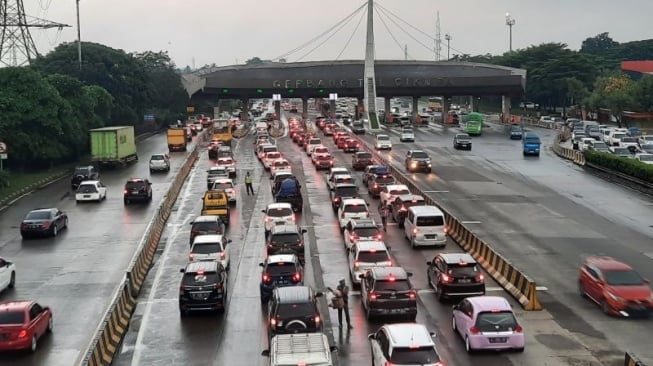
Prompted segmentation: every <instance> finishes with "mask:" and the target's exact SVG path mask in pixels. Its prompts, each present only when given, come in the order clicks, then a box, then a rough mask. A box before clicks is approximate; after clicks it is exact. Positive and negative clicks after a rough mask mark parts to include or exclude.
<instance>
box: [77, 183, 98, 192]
mask: <svg viewBox="0 0 653 366" xmlns="http://www.w3.org/2000/svg"><path fill="white" fill-rule="evenodd" d="M77 193H97V188H95V184H82V185H80V186H79V187H78V188H77Z"/></svg>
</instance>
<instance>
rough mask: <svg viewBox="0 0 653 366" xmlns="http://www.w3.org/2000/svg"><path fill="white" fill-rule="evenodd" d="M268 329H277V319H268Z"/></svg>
mask: <svg viewBox="0 0 653 366" xmlns="http://www.w3.org/2000/svg"><path fill="white" fill-rule="evenodd" d="M270 327H272V329H275V328H276V327H277V319H275V318H272V319H270Z"/></svg>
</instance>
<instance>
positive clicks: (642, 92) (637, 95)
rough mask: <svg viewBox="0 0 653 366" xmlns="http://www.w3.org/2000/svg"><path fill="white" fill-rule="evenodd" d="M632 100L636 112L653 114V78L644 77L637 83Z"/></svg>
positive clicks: (649, 76)
mask: <svg viewBox="0 0 653 366" xmlns="http://www.w3.org/2000/svg"><path fill="white" fill-rule="evenodd" d="M633 99H634V102H635V105H636V106H637V110H638V111H643V112H644V111H645V112H653V76H652V75H644V76H642V78H641V79H639V80H638V81H637V83H636V84H635V87H634V90H633Z"/></svg>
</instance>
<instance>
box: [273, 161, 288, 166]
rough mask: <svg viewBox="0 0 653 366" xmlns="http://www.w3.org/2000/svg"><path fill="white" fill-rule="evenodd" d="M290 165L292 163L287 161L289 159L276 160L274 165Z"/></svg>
mask: <svg viewBox="0 0 653 366" xmlns="http://www.w3.org/2000/svg"><path fill="white" fill-rule="evenodd" d="M289 165H290V163H289V162H287V161H285V160H281V161H275V162H274V166H275V167H280V166H289Z"/></svg>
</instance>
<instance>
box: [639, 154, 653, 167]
mask: <svg viewBox="0 0 653 366" xmlns="http://www.w3.org/2000/svg"><path fill="white" fill-rule="evenodd" d="M635 160H638V161H641V162H642V163H644V164H647V165H652V164H653V154H649V153H638V154H635Z"/></svg>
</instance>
